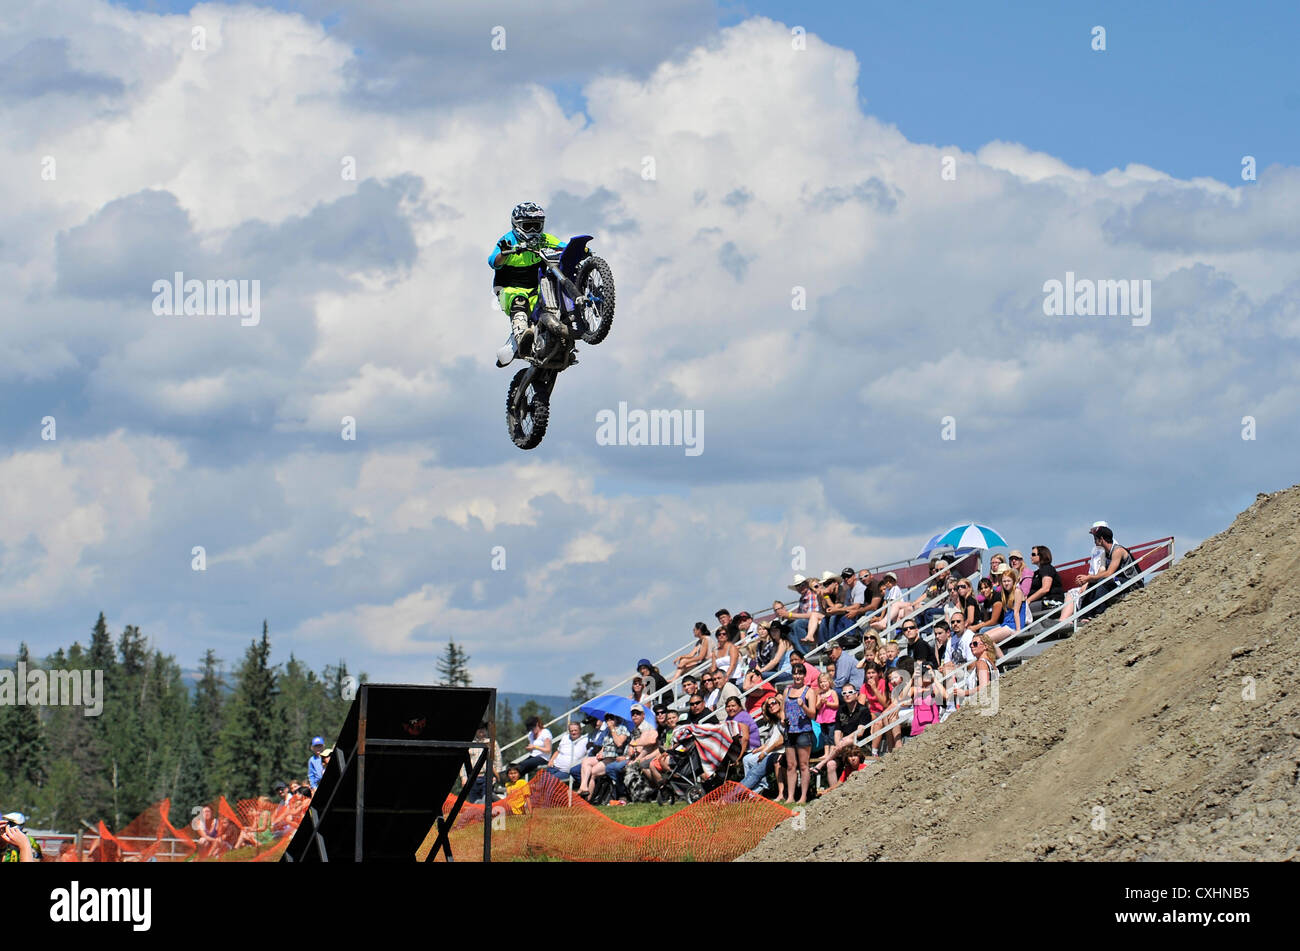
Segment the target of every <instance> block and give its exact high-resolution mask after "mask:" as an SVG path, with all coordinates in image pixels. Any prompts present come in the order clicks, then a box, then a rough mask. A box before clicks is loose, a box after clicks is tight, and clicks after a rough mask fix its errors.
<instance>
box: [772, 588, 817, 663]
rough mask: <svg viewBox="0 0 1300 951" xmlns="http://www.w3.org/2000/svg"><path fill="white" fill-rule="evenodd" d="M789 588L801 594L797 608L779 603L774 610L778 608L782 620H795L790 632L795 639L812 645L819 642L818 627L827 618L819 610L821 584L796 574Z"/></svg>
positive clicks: (778, 614)
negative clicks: (789, 609)
mask: <svg viewBox="0 0 1300 951" xmlns="http://www.w3.org/2000/svg"><path fill="white" fill-rule="evenodd" d="M789 588H790V590H791V591H793V592H794V593H795V594H797V595H799V604H798V605H797V606H796V608H795V610H793V611H786V610H785V608H784V607H782V606H780V605H779V604H778V605H776V606H774V607H773V610H776V614H777V617H779V618H781V619H782V620H787V619H789V620H793V621H794V626H793V627H792V628H791V631H790V633H791V635H792V637H793V638H794V639H795V640H797V641H799V642H801V643H804V644H808V645H810V646H811V645H813V644H815V643H817V641H816V638H817V628H818V626H819V625H820V624H821V623H822V621H823V620H824V619H825V615H824V614H822V613H821V611H820V610H818V595H819V593H820V590H821V585H819V584H818V583H817V582H815V581H813V580H812V579H810V578H805V577H804V576H803V575H795V576H794V584H792V585H789ZM778 608H779V610H778Z"/></svg>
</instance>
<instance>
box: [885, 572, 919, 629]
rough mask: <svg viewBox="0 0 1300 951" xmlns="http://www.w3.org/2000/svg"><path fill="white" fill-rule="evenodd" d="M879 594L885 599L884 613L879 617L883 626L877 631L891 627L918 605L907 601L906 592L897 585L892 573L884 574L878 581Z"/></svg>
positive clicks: (895, 576)
mask: <svg viewBox="0 0 1300 951" xmlns="http://www.w3.org/2000/svg"><path fill="white" fill-rule="evenodd" d="M880 590H881V594H883V595H884V598H885V613H884V614H882V615H881V618H880V619H881V620H883V621H884V622H885V623H884V626H883V627H881V628H879V630H882V631H883V630H884V629H885V628H887V627H892V626H893V625H895V624H897V623H898V622H899V621H901V620H902V619H903V618H905V617H907V616H908V615H909V614H911V613H912V612H913V611H915V610H916V608H917V607H918V605H916V604H914V603H913V602H911V601H908V600H907V592H906V591H904V590H903V589H902V588H901V587H899V585H898V575H896V574H894V573H893V572H892V571H887V572H885V576H884V577H883V578H882V579H881V580H880Z"/></svg>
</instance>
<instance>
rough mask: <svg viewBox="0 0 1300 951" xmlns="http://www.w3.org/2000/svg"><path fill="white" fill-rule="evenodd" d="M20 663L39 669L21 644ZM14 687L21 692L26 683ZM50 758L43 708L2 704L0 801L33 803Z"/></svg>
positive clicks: (0, 718)
mask: <svg viewBox="0 0 1300 951" xmlns="http://www.w3.org/2000/svg"><path fill="white" fill-rule="evenodd" d="M17 661H18V663H21V664H25V665H26V668H27V669H31V668H34V667H36V666H38V665H37V664H35V663H33V662H32V658H31V654H30V653H29V652H28V650H27V645H26V644H20V645H19V647H18V658H17ZM17 669H18V668H17V665H16V664H15V666H14V670H15V672H16V671H17ZM15 687H16V689H17V690H20V691H21V690H23V689H24V688H25V684H20V683H15ZM48 756H49V748H48V746H47V745H46V739H45V731H44V729H43V728H42V726H41V718H40V708H39V707H35V706H28V705H26V704H24V705H22V706H18V705H13V706H11V705H9V704H4V705H0V802H19V803H30V802H31V801H32V800H33V798H34V796H35V793H36V790H37V789H39V788H40V787H41V786H42V785H43V784H44V783H45V780H46V776H47V770H48V762H47V760H48ZM28 808H30V807H28Z"/></svg>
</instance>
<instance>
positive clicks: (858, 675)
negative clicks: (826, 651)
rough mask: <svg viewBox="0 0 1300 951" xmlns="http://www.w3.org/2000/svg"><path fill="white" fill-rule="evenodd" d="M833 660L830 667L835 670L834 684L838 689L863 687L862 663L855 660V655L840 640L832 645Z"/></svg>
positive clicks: (855, 689)
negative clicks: (847, 650)
mask: <svg viewBox="0 0 1300 951" xmlns="http://www.w3.org/2000/svg"><path fill="white" fill-rule="evenodd" d="M830 660H831V662H830V664H829V665H828V669H829V670H831V671H833V672H834V677H833V685H834V687H835V689H836V691H840V690H843V689H844V688H845V687H852V688H853V689H854V691H857V690H859V689H861V687H862V680H863V676H862V668H861V665H859V664H855V663H854V662H853V655H852V654H850V653H847V652H846V651H845V650H844V647H843V645H841V644H840V643H839V642H838V641H837V642H836V643H834V644H832V645H831V658H830Z"/></svg>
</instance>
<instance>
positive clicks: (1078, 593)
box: [1061, 521, 1110, 621]
mask: <svg viewBox="0 0 1300 951" xmlns="http://www.w3.org/2000/svg"><path fill="white" fill-rule="evenodd" d="M1101 528H1105V529H1109V528H1110V526H1109V525H1107V524H1106V523H1105V522H1100V521H1098V522H1093V523H1092V527H1091V528H1089V529H1088V534H1089V535H1091V536H1092V551H1091V552H1089V553H1088V570H1087V572H1086V573H1084V574H1082V575H1077V576H1076V577H1075V586H1074V587H1073V588H1071V589H1070V590H1069V591H1067V592H1066V593H1065V606H1064V607H1063V608H1061V620H1062V621H1066V620H1069V618H1070V615H1072V614H1074V613H1075V612H1076V611H1081V610H1082V609H1083V608H1086V607H1087V606H1088V605H1089V604H1091V603H1092V601H1093V599H1094V598H1095V597H1096V591H1095V590H1093V591H1088V592H1085V591H1084V590H1083V589H1084V585H1082V584H1079V583H1078V582H1079V579H1081V578H1086V577H1087V576H1088V575H1096V574H1100V573H1101V571H1102V569H1103V568H1105V567H1106V549H1104V548H1102V547H1101V541H1100V540H1099V539H1098V538H1097V530H1098V529H1101Z"/></svg>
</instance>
